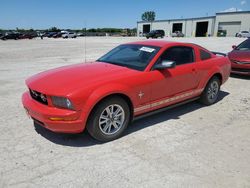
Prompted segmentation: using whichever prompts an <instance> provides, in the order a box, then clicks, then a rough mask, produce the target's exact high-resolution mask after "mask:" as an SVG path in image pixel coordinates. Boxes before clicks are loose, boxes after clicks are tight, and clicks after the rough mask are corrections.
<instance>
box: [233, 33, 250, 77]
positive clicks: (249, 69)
mask: <svg viewBox="0 0 250 188" xmlns="http://www.w3.org/2000/svg"><path fill="white" fill-rule="evenodd" d="M228 57H229V59H230V60H231V63H232V73H235V74H241V75H250V38H248V39H247V40H245V41H243V42H242V43H241V44H239V45H238V46H233V51H231V52H230V53H229V54H228Z"/></svg>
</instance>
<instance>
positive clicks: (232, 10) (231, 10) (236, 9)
mask: <svg viewBox="0 0 250 188" xmlns="http://www.w3.org/2000/svg"><path fill="white" fill-rule="evenodd" d="M238 11H242V9H240V8H235V7H231V8H228V9H226V10H223V11H221V12H238Z"/></svg>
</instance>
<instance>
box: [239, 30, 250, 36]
mask: <svg viewBox="0 0 250 188" xmlns="http://www.w3.org/2000/svg"><path fill="white" fill-rule="evenodd" d="M236 36H237V37H250V32H249V31H240V32H239V33H237V34H236Z"/></svg>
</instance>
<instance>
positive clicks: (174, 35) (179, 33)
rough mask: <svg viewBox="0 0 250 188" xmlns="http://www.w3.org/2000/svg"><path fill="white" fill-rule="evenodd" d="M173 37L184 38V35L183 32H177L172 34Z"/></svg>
mask: <svg viewBox="0 0 250 188" xmlns="http://www.w3.org/2000/svg"><path fill="white" fill-rule="evenodd" d="M172 37H184V34H183V33H182V32H181V31H175V32H174V33H172Z"/></svg>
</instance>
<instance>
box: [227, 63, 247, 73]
mask: <svg viewBox="0 0 250 188" xmlns="http://www.w3.org/2000/svg"><path fill="white" fill-rule="evenodd" d="M231 73H234V74H240V75H250V64H236V63H232V70H231Z"/></svg>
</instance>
